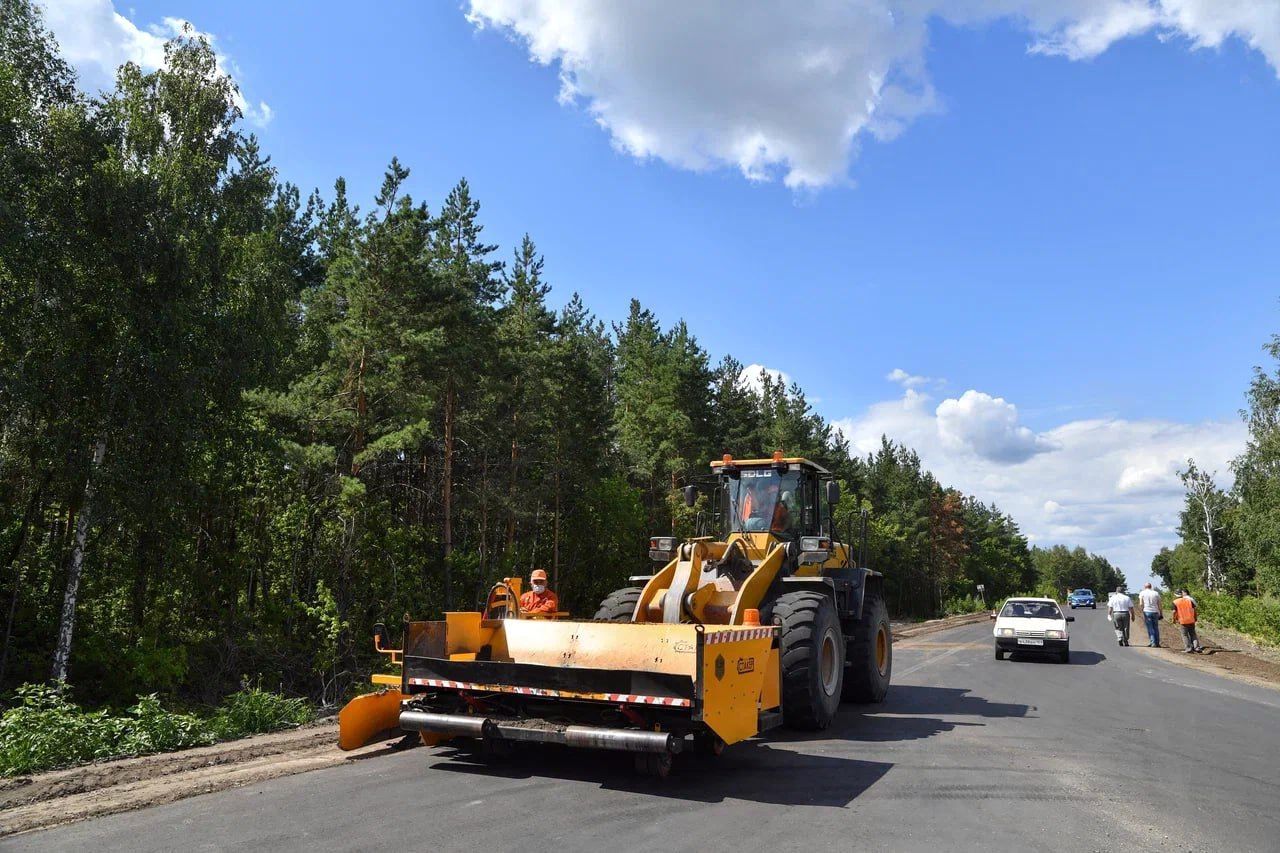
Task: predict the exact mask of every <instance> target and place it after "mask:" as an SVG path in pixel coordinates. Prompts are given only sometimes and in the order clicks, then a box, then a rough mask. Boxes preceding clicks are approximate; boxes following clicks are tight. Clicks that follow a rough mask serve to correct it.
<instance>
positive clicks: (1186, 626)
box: [1173, 589, 1202, 654]
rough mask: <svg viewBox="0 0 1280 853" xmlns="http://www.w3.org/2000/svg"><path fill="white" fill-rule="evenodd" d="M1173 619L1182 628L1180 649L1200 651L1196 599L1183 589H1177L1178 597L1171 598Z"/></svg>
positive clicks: (1189, 651) (1190, 651)
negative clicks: (1181, 646) (1181, 647)
mask: <svg viewBox="0 0 1280 853" xmlns="http://www.w3.org/2000/svg"><path fill="white" fill-rule="evenodd" d="M1173 621H1175V622H1177V623H1178V627H1179V628H1181V629H1182V645H1183V649H1182V650H1183V651H1184V652H1186V653H1187V654H1192V653H1194V652H1199V651H1202V649H1201V648H1200V638H1199V637H1197V636H1196V600H1195V599H1194V598H1192V597H1191V596H1189V595H1187V591H1186V590H1185V589H1180V590H1178V597H1177V598H1175V599H1174V600H1173Z"/></svg>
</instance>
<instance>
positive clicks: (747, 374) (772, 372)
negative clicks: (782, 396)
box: [738, 364, 792, 394]
mask: <svg viewBox="0 0 1280 853" xmlns="http://www.w3.org/2000/svg"><path fill="white" fill-rule="evenodd" d="M765 376H768V377H770V378H771V379H773V381H774V382H781V383H782V385H783V387H786V388H790V387H791V381H792V380H791V374H789V373H784V372H783V371H781V370H778V369H776V368H773V367H765V366H764V365H763V364H748V365H747V366H746V367H744V368H742V371H741V372H740V373H739V374H738V381H739V382H741V383H742V384H743V385H745V386H746V387H748V388H750V389H751V390H752V391H753V392H754V393H756V394H759V393H760V392H762V391H763V390H764V377H765Z"/></svg>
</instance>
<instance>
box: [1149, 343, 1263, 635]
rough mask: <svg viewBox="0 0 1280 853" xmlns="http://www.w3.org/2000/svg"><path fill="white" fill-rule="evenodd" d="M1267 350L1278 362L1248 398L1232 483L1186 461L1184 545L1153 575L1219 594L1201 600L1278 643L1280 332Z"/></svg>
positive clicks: (1222, 618) (1163, 553)
mask: <svg viewBox="0 0 1280 853" xmlns="http://www.w3.org/2000/svg"><path fill="white" fill-rule="evenodd" d="M1263 349H1264V351H1265V352H1266V354H1267V355H1268V356H1270V357H1271V359H1272V362H1273V363H1272V365H1271V369H1270V370H1268V369H1267V368H1264V367H1255V368H1254V373H1253V380H1252V381H1251V382H1250V384H1249V389H1248V391H1247V392H1246V394H1245V409H1244V410H1243V411H1242V412H1241V414H1242V415H1243V417H1244V420H1245V423H1246V426H1247V428H1248V439H1247V441H1246V443H1245V448H1244V451H1243V452H1242V453H1241V454H1240V455H1239V456H1237V457H1235V458H1234V459H1233V460H1231V466H1230V467H1231V475H1232V486H1231V488H1230V489H1226V490H1224V489H1223V488H1222V487H1221V486H1219V485H1218V482H1217V480H1218V472H1216V471H1207V470H1205V469H1204V468H1202V467H1200V465H1198V464H1197V463H1196V461H1195V460H1194V459H1189V460H1187V464H1186V467H1185V468H1183V469H1182V471H1181V472H1180V473H1181V475H1182V482H1183V485H1184V486H1185V487H1186V500H1185V503H1184V505H1183V509H1182V515H1181V524H1180V526H1179V530H1178V532H1179V542H1178V544H1177V545H1176V546H1175V547H1173V548H1161V549H1160V552H1159V553H1158V554H1156V555H1155V557H1154V558H1153V559H1152V561H1151V574H1152V575H1154V576H1156V577H1159V578H1161V579H1162V580H1163V581H1164V583H1165V586H1166V587H1168V588H1171V589H1176V588H1181V587H1187V588H1189V589H1200V590H1204V591H1206V592H1208V593H1213V594H1215V595H1213V596H1212V598H1204V599H1202V601H1203V602H1204V604H1203V605H1202V608H1203V609H1204V610H1205V611H1206V614H1207V615H1209V616H1210V617H1212V618H1213V619H1214V620H1215V621H1217V622H1219V623H1220V624H1223V625H1226V626H1228V627H1232V628H1238V629H1240V630H1243V631H1246V632H1248V633H1250V634H1253V635H1255V636H1258V637H1262V638H1265V639H1267V640H1269V641H1270V642H1272V643H1280V335H1275V336H1273V337H1272V338H1271V340H1270V342H1268V343H1267V344H1266V345H1265V346H1264V347H1263Z"/></svg>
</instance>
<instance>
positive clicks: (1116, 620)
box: [1107, 586, 1133, 646]
mask: <svg viewBox="0 0 1280 853" xmlns="http://www.w3.org/2000/svg"><path fill="white" fill-rule="evenodd" d="M1132 617H1133V599H1132V598H1130V597H1129V596H1128V595H1126V594H1125V591H1124V587H1122V586H1118V587H1116V591H1115V592H1113V593H1112V594H1111V597H1110V598H1108V599H1107V618H1108V619H1110V620H1111V627H1112V628H1115V629H1116V641H1117V642H1119V643H1120V645H1122V646H1127V645H1129V620H1130V619H1131V618H1132Z"/></svg>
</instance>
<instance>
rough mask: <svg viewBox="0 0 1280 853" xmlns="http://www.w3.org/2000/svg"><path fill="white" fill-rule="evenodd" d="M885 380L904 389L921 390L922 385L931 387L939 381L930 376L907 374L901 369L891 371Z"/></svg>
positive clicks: (896, 368)
mask: <svg viewBox="0 0 1280 853" xmlns="http://www.w3.org/2000/svg"><path fill="white" fill-rule="evenodd" d="M884 378H885V379H887V380H889V381H890V382H895V383H897V384H898V385H901V386H902V387H903V388H919V387H920V386H922V385H929V384H932V383H934V382H936V381H937V380H936V379H933V378H932V377H929V376H916V375H915V374H913V373H907V371H905V370H903V369H902V368H901V367H895V368H894V369H893V370H890V371H889V372H888V373H886V374H885V377H884Z"/></svg>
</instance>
